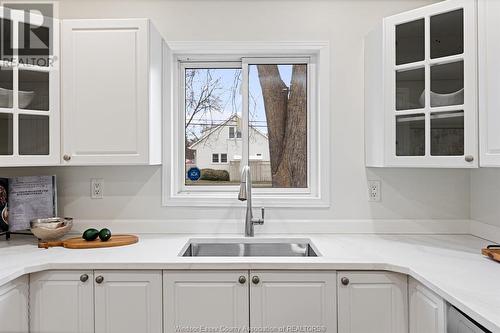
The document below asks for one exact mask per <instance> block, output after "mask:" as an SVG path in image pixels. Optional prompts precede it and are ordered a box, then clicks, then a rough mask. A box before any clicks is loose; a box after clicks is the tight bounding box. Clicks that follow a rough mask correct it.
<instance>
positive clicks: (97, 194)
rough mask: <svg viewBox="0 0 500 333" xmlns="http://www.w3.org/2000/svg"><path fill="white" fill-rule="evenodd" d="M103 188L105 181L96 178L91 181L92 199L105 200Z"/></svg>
mask: <svg viewBox="0 0 500 333" xmlns="http://www.w3.org/2000/svg"><path fill="white" fill-rule="evenodd" d="M103 186H104V179H102V178H94V179H91V180H90V197H91V198H92V199H102V198H103V193H102V192H103Z"/></svg>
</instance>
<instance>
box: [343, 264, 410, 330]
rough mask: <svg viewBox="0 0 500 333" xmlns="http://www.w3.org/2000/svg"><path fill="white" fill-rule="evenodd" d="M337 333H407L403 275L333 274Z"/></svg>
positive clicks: (383, 273)
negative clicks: (336, 301) (335, 275)
mask: <svg viewBox="0 0 500 333" xmlns="http://www.w3.org/2000/svg"><path fill="white" fill-rule="evenodd" d="M337 277H338V282H337V288H338V292H337V294H338V295H337V296H338V303H337V307H338V332H339V333H366V332H370V333H405V332H408V302H407V300H408V288H407V277H406V275H402V274H398V273H390V272H369V271H364V272H337Z"/></svg>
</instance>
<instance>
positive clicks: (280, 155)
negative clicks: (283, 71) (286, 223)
mask: <svg viewBox="0 0 500 333" xmlns="http://www.w3.org/2000/svg"><path fill="white" fill-rule="evenodd" d="M257 70H258V74H259V81H260V85H261V88H262V96H263V98H264V107H265V112H266V118H267V128H268V137H269V153H270V159H271V174H272V183H273V187H297V188H304V187H307V112H306V105H307V100H306V99H307V91H306V90H307V88H306V87H307V84H306V82H305V80H306V77H307V75H306V74H307V66H306V65H294V66H293V69H292V80H291V85H290V91H289V90H288V88H287V86H286V84H285V83H284V82H283V81H282V80H281V76H280V73H279V70H278V66H277V65H258V66H257Z"/></svg>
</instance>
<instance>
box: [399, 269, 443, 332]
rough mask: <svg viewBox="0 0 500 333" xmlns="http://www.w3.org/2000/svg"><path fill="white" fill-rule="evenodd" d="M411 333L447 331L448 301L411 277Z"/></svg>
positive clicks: (409, 293) (409, 291)
mask: <svg viewBox="0 0 500 333" xmlns="http://www.w3.org/2000/svg"><path fill="white" fill-rule="evenodd" d="M408 295H409V321H410V333H446V303H445V301H444V300H443V299H442V298H441V297H439V296H438V295H436V294H435V293H434V292H432V291H431V290H429V289H428V288H426V287H425V286H423V285H422V284H420V283H419V282H418V281H416V280H415V279H413V278H409V283H408Z"/></svg>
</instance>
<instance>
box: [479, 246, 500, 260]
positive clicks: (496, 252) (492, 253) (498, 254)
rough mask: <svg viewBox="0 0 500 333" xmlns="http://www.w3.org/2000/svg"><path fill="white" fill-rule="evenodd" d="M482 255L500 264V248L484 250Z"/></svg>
mask: <svg viewBox="0 0 500 333" xmlns="http://www.w3.org/2000/svg"><path fill="white" fill-rule="evenodd" d="M481 253H482V254H483V255H485V256H488V257H490V258H491V259H493V260H495V261H498V262H500V247H492V248H486V249H482V250H481Z"/></svg>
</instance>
